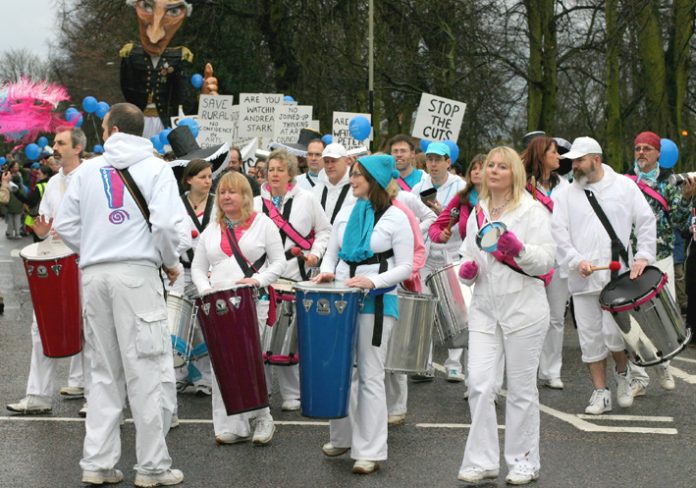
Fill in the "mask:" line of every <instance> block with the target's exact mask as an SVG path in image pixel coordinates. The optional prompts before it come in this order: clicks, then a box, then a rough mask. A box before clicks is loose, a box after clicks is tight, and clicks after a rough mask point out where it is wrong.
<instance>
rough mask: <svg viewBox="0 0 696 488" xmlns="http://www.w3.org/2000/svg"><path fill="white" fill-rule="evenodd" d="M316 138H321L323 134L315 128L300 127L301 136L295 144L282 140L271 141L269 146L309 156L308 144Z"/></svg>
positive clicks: (296, 154)
mask: <svg viewBox="0 0 696 488" xmlns="http://www.w3.org/2000/svg"><path fill="white" fill-rule="evenodd" d="M315 139H321V134H319V133H318V132H317V131H315V130H314V129H300V137H299V139H298V140H297V143H295V144H283V143H282V142H271V143H270V144H269V146H268V147H269V148H270V149H271V150H273V149H286V150H287V151H288V152H289V153H291V154H294V155H295V156H300V157H301V158H306V157H307V146H309V143H310V142H312V141H313V140H315Z"/></svg>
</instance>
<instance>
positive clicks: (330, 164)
mask: <svg viewBox="0 0 696 488" xmlns="http://www.w3.org/2000/svg"><path fill="white" fill-rule="evenodd" d="M347 156H348V152H347V151H346V148H345V147H343V145H342V144H339V143H337V142H334V143H333V144H329V145H328V146H326V148H325V149H324V152H323V153H322V157H323V159H324V169H323V170H321V171H320V172H319V178H318V179H319V182H318V183H317V185H316V186H315V187H314V188H312V192H313V193H314V196H315V197H317V198H318V199H319V201H320V202H321V208H323V209H324V213H326V216H327V217H328V218H329V222H331V224H332V225H333V223H334V220H336V216H338V212H339V211H340V210H341V209H342V208H346V207H348V206H350V205H352V204H353V203H355V197H354V196H353V193H352V192H351V191H350V167H349V166H348V157H347Z"/></svg>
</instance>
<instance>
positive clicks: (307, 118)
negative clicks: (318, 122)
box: [273, 103, 312, 144]
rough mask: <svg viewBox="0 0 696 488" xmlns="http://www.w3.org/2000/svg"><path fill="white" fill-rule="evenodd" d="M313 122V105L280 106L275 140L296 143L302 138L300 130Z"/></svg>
mask: <svg viewBox="0 0 696 488" xmlns="http://www.w3.org/2000/svg"><path fill="white" fill-rule="evenodd" d="M311 122H312V106H311V105H289V104H287V103H286V104H284V105H282V106H280V107H278V110H277V112H276V114H275V126H274V128H273V140H274V141H275V142H282V143H283V144H295V143H296V142H297V140H298V139H299V138H300V130H302V129H304V128H306V127H309V126H310V124H311Z"/></svg>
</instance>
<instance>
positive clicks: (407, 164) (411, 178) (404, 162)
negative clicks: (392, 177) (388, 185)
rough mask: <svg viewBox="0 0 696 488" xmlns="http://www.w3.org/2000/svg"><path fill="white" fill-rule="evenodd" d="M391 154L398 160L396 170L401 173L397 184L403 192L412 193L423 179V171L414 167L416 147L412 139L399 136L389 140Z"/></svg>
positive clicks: (402, 135)
mask: <svg viewBox="0 0 696 488" xmlns="http://www.w3.org/2000/svg"><path fill="white" fill-rule="evenodd" d="M389 154H391V155H392V156H394V159H395V160H396V169H397V170H398V171H399V178H397V180H396V182H397V184H398V185H399V188H401V189H402V190H403V191H411V189H412V188H413V187H414V186H415V185H416V183H418V182H419V181H420V180H421V178H422V177H423V171H421V170H419V169H417V168H414V167H413V161H414V158H415V156H416V146H414V145H413V141H412V140H411V138H410V137H408V136H406V135H404V134H397V135H395V136H394V137H392V138H391V139H390V140H389Z"/></svg>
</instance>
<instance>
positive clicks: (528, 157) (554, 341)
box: [521, 135, 569, 390]
mask: <svg viewBox="0 0 696 488" xmlns="http://www.w3.org/2000/svg"><path fill="white" fill-rule="evenodd" d="M521 158H522V163H523V164H524V166H525V169H526V171H527V191H528V192H529V193H530V195H532V198H534V199H535V200H537V201H538V202H539V203H541V204H542V205H543V206H544V208H545V209H546V210H547V211H548V212H549V215H551V214H552V213H553V199H554V198H555V196H556V195H558V192H559V190H560V189H561V188H563V187H564V186H567V185H568V181H567V180H566V179H565V178H561V177H560V176H558V174H557V173H556V170H558V168H559V167H560V164H561V157H560V155H559V153H558V143H557V142H556V140H555V139H553V138H551V137H549V136H546V135H539V136H537V137H535V138H534V139H532V140H531V141H530V142H529V144H528V145H527V149H525V151H524V152H523V153H522V155H521ZM554 270H555V271H554V274H553V278H552V280H551V282H550V283H549V285H548V286H547V287H546V298H547V300H548V302H549V311H550V314H551V319H550V320H551V321H550V323H549V329H548V332H547V333H546V339H545V340H544V347H543V349H542V350H541V358H540V359H539V379H540V380H541V382H542V383H543V384H544V385H546V386H548V387H549V388H554V389H558V390H562V389H563V381H562V380H561V365H562V360H563V357H562V352H563V324H564V322H565V310H566V303H567V302H568V296H569V293H568V270H567V269H565V268H561V267H559V266H558V263H556V264H555V265H554Z"/></svg>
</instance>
